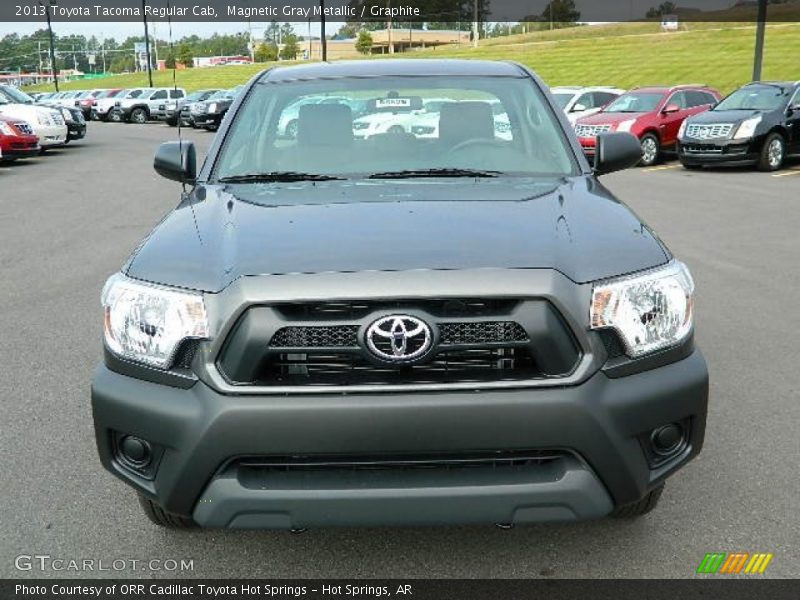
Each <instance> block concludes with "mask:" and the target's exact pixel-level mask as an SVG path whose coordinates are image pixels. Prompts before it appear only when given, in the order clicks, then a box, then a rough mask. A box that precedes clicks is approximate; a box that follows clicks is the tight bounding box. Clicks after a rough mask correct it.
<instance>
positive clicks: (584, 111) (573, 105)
mask: <svg viewBox="0 0 800 600" xmlns="http://www.w3.org/2000/svg"><path fill="white" fill-rule="evenodd" d="M550 93H551V94H553V97H554V98H555V101H556V104H558V105H559V106H560V107H561V109H562V110H563V111H564V112H565V113H566V114H567V118H568V119H569V122H570V125H573V126H574V125H575V122H576V121H577V120H578V119H580V118H581V117H588V116H589V115H594V114H596V113H599V112H600V110H602V108H603V107H604V106H605V105H606V104H608V103H609V102H611V101H612V100H615V99H616V98H618V97H619V96H621V95H622V94H624V93H625V90H621V89H619V88H614V87H602V86H597V87H577V86H575V87H554V88H551V89H550Z"/></svg>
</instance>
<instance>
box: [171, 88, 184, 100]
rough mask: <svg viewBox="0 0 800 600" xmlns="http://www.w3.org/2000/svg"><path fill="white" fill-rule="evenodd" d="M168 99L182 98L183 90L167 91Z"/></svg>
mask: <svg viewBox="0 0 800 600" xmlns="http://www.w3.org/2000/svg"><path fill="white" fill-rule="evenodd" d="M169 97H170V98H183V90H170V91H169Z"/></svg>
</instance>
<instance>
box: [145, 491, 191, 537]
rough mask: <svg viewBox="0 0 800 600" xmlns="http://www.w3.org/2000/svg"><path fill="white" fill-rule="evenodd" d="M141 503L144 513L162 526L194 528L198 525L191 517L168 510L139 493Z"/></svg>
mask: <svg viewBox="0 0 800 600" xmlns="http://www.w3.org/2000/svg"><path fill="white" fill-rule="evenodd" d="M139 505H140V506H141V507H142V510H143V511H144V514H145V515H147V518H148V519H150V521H151V522H153V523H155V524H156V525H158V526H160V527H167V528H169V529H194V528H196V527H197V524H196V523H195V522H194V521H192V520H191V519H189V518H187V517H182V516H180V515H176V514H174V513H171V512H167V511H165V510H164V509H163V508H161V507H160V506H159V505H158V504H156V503H155V502H153V501H152V500H150V499H149V498H145V497H144V496H142V495H141V494H140V495H139Z"/></svg>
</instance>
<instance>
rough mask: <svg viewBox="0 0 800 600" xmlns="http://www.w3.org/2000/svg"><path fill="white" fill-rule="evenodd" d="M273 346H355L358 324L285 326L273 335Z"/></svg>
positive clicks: (356, 344) (271, 344)
mask: <svg viewBox="0 0 800 600" xmlns="http://www.w3.org/2000/svg"><path fill="white" fill-rule="evenodd" d="M269 345H270V346H271V347H272V348H355V347H357V346H358V325H334V326H323V327H284V328H283V329H279V330H278V331H277V332H276V333H275V335H274V336H273V337H272V340H271V341H270V343H269Z"/></svg>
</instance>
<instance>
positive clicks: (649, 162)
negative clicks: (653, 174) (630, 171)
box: [639, 133, 661, 167]
mask: <svg viewBox="0 0 800 600" xmlns="http://www.w3.org/2000/svg"><path fill="white" fill-rule="evenodd" d="M639 143H640V144H641V145H642V160H641V161H640V162H639V164H640V165H642V166H643V167H652V166H653V165H655V164H656V163H658V160H659V158H660V157H661V143H660V142H659V141H658V137H657V136H656V135H655V134H654V133H647V134H645V135H644V137H642V139H641V141H640V142H639Z"/></svg>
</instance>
